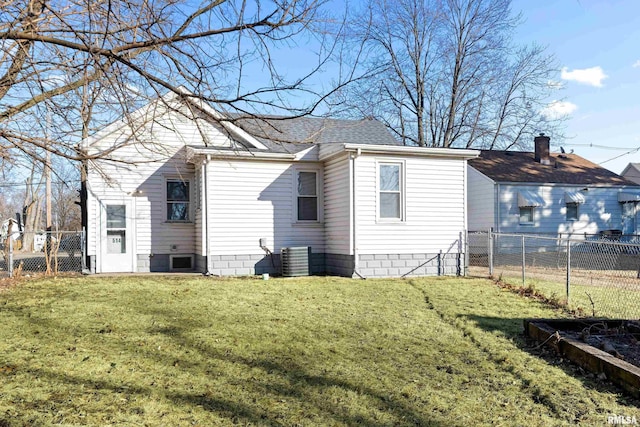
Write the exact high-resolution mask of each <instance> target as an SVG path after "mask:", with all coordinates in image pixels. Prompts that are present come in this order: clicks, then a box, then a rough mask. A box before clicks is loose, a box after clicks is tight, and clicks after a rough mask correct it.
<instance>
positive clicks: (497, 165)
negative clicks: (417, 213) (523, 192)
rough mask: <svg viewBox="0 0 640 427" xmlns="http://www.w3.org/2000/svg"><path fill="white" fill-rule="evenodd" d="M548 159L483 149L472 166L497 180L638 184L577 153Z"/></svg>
mask: <svg viewBox="0 0 640 427" xmlns="http://www.w3.org/2000/svg"><path fill="white" fill-rule="evenodd" d="M549 158H550V160H551V164H550V165H543V164H541V163H539V162H536V161H535V159H534V153H531V152H522V151H489V150H482V151H481V154H480V157H478V158H476V159H471V160H469V165H471V166H472V167H473V168H474V169H476V170H478V171H479V172H481V173H483V174H484V175H486V176H487V177H489V178H491V179H492V180H494V181H496V182H522V183H529V182H530V183H547V184H551V183H553V184H575V185H633V186H637V184H635V183H633V182H631V181H629V180H627V179H625V178H623V177H621V176H620V175H618V174H615V173H613V172H611V171H610V170H608V169H605V168H603V167H602V166H598V165H596V164H595V163H592V162H590V161H589V160H587V159H585V158H583V157H580V156H578V155H577V154H564V153H562V154H561V153H551V154H550V155H549Z"/></svg>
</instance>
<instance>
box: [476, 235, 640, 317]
mask: <svg viewBox="0 0 640 427" xmlns="http://www.w3.org/2000/svg"><path fill="white" fill-rule="evenodd" d="M468 236H469V237H468V242H469V243H468V244H469V274H471V275H486V274H487V273H489V274H490V275H491V276H493V277H495V278H499V279H502V280H503V281H505V282H507V283H509V284H512V285H522V286H523V287H524V288H525V289H528V290H531V291H536V292H538V293H539V294H541V295H543V296H544V297H546V298H548V299H549V300H552V301H554V302H557V303H560V304H566V305H567V306H568V307H569V308H570V309H573V310H577V311H578V312H580V313H582V314H583V315H587V316H593V317H616V318H625V319H638V318H640V244H638V240H637V238H636V237H635V236H618V235H616V236H614V237H612V236H610V235H606V234H605V235H580V236H579V237H575V236H564V237H563V236H556V237H551V236H540V235H527V234H524V235H523V234H506V233H493V232H469V234H468Z"/></svg>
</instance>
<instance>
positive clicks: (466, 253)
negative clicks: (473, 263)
mask: <svg viewBox="0 0 640 427" xmlns="http://www.w3.org/2000/svg"><path fill="white" fill-rule="evenodd" d="M463 250H464V261H463V262H464V266H463V269H462V275H463V276H464V277H467V276H468V275H469V230H464V246H463Z"/></svg>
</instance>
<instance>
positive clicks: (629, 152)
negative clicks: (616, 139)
mask: <svg viewBox="0 0 640 427" xmlns="http://www.w3.org/2000/svg"><path fill="white" fill-rule="evenodd" d="M638 151H640V147H636V148H634V149H633V150H630V151H627V152H626V153H622V154H620V155H617V156H615V157H612V158H610V159H607V160H605V161H604V162H600V163H599V164H600V165H602V164H604V163H607V162H610V161H612V160H616V159H619V158H620V157H624V156H628V155H629V154H633V153H637V152H638Z"/></svg>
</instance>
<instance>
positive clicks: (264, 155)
mask: <svg viewBox="0 0 640 427" xmlns="http://www.w3.org/2000/svg"><path fill="white" fill-rule="evenodd" d="M198 156H206V157H207V158H208V159H225V160H235V159H249V160H252V159H255V160H287V161H291V160H295V159H296V155H295V154H290V153H271V152H255V151H240V150H217V149H215V148H193V147H187V158H188V159H189V161H190V162H191V163H194V157H198Z"/></svg>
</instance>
